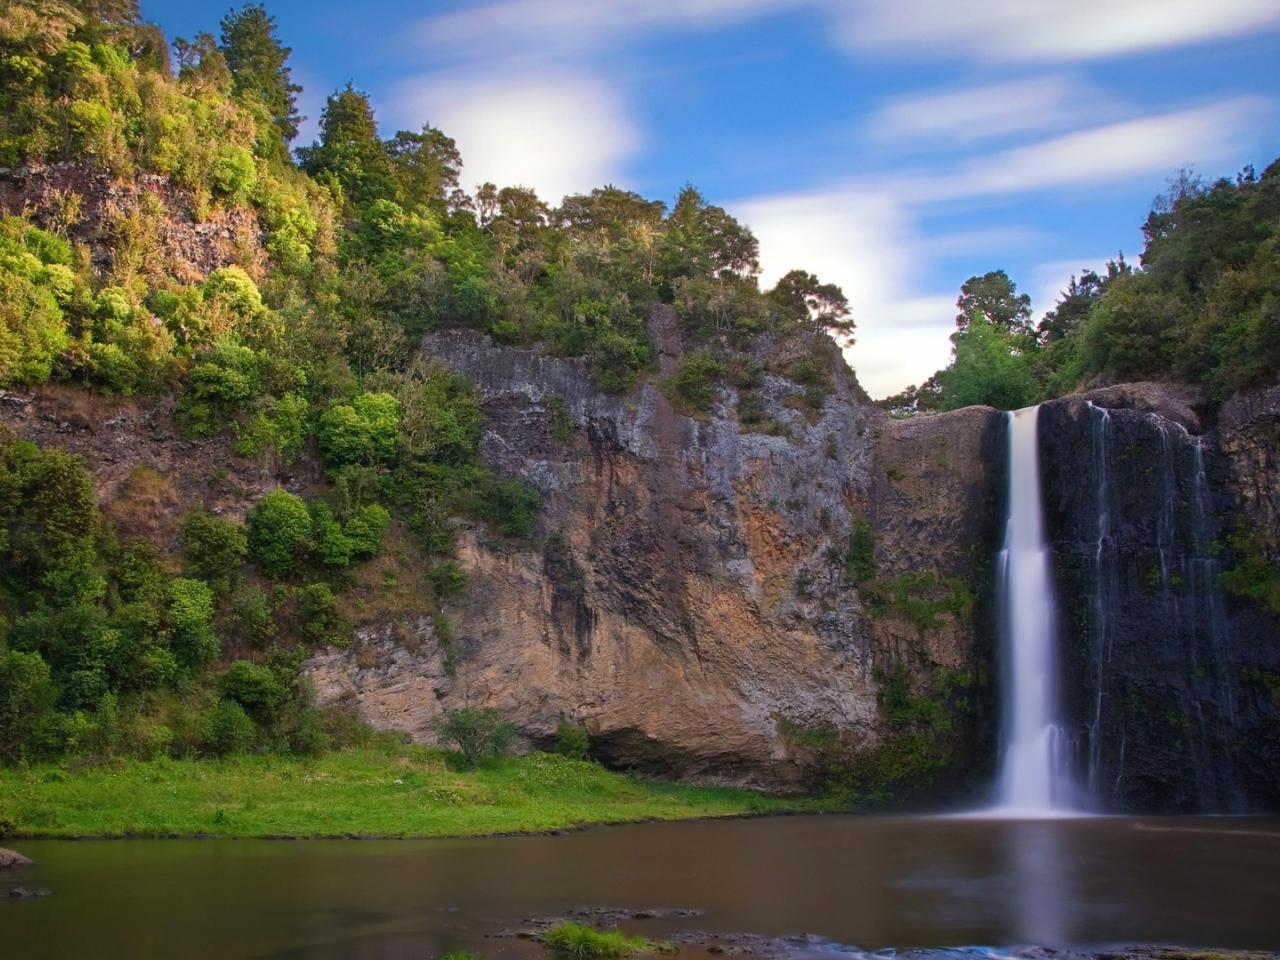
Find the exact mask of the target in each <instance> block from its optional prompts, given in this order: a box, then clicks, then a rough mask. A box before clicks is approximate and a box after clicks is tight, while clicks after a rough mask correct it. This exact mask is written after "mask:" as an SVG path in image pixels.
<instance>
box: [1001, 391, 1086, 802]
mask: <svg viewBox="0 0 1280 960" xmlns="http://www.w3.org/2000/svg"><path fill="white" fill-rule="evenodd" d="M1039 412H1040V408H1039V407H1028V408H1026V409H1025V410H1016V411H1012V412H1010V413H1009V414H1007V415H1006V416H1007V418H1008V421H1007V422H1008V429H1009V492H1008V500H1009V508H1008V516H1007V522H1006V526H1005V536H1004V546H1003V548H1002V549H1001V551H1000V556H999V564H998V575H999V589H1000V597H999V599H1000V617H1001V622H1000V628H1001V642H1002V644H1003V651H1002V652H1003V659H1004V670H1003V674H1004V684H1003V691H1002V696H1001V700H1002V703H1001V707H1002V716H1001V748H1002V757H1001V765H1000V778H999V782H998V784H997V805H998V809H1000V810H1001V811H1003V812H1005V813H1007V814H1010V815H1024V816H1061V815H1063V814H1067V813H1071V812H1073V801H1074V799H1075V790H1074V787H1073V785H1072V783H1071V770H1070V765H1069V764H1068V763H1067V757H1066V752H1067V751H1066V749H1065V738H1064V736H1063V734H1062V730H1061V728H1060V727H1059V726H1058V724H1057V720H1058V708H1057V700H1058V697H1057V688H1056V683H1055V676H1054V674H1055V671H1054V655H1055V651H1054V642H1053V641H1054V637H1053V581H1052V579H1051V578H1050V575H1049V547H1048V544H1046V543H1045V538H1044V515H1043V510H1042V507H1041V501H1040V454H1039V442H1038V438H1037V425H1038V419H1039Z"/></svg>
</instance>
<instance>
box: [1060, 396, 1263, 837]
mask: <svg viewBox="0 0 1280 960" xmlns="http://www.w3.org/2000/svg"><path fill="white" fill-rule="evenodd" d="M1112 403H1115V404H1117V405H1116V406H1110V404H1112ZM1274 406H1275V405H1274V404H1270V405H1269V404H1267V403H1265V402H1260V403H1255V404H1252V405H1250V404H1248V403H1246V402H1245V401H1240V402H1239V403H1237V404H1236V407H1235V408H1233V409H1231V410H1228V411H1227V414H1229V416H1226V415H1224V416H1223V417H1222V418H1220V420H1219V422H1218V424H1210V423H1208V422H1207V421H1203V420H1201V419H1199V418H1198V417H1197V415H1196V414H1195V412H1194V410H1193V407H1192V404H1191V403H1190V402H1189V400H1188V398H1187V397H1186V396H1184V395H1182V394H1178V393H1176V392H1171V391H1165V392H1162V391H1161V389H1160V388H1159V387H1158V386H1157V385H1154V384H1138V385H1132V386H1126V387H1124V388H1121V387H1113V388H1108V389H1107V390H1103V391H1095V392H1094V393H1091V394H1087V395H1085V396H1076V397H1066V398H1063V399H1061V400H1055V401H1052V402H1050V403H1046V404H1045V405H1044V406H1043V407H1042V408H1041V413H1040V455H1041V469H1042V474H1043V478H1044V495H1045V510H1046V523H1047V525H1048V531H1047V533H1048V536H1049V539H1050V541H1051V547H1052V550H1053V566H1054V577H1055V581H1056V583H1055V586H1056V593H1057V597H1056V599H1057V604H1058V609H1057V617H1056V619H1057V624H1058V634H1059V638H1060V648H1059V650H1060V654H1059V656H1060V661H1059V662H1060V664H1061V665H1062V672H1063V689H1064V692H1065V694H1066V698H1065V700H1066V706H1067V709H1068V712H1069V718H1068V719H1069V726H1070V732H1071V739H1072V745H1073V756H1074V759H1075V763H1076V765H1077V767H1078V770H1079V773H1080V777H1079V779H1080V780H1081V781H1082V782H1083V783H1084V784H1085V789H1086V791H1087V794H1088V796H1087V798H1086V799H1087V802H1088V803H1089V804H1090V805H1091V806H1093V807H1095V808H1098V809H1102V810H1109V811H1117V812H1118V811H1147V812H1197V811H1218V812H1230V813H1246V812H1255V811H1262V810H1269V809H1271V810H1273V809H1276V808H1278V807H1280V707H1278V705H1277V704H1276V702H1275V701H1274V700H1273V699H1272V698H1271V697H1270V696H1268V695H1267V691H1266V689H1265V686H1264V684H1262V683H1259V682H1257V681H1256V680H1255V679H1252V678H1256V677H1266V676H1269V675H1272V674H1275V673H1277V672H1280V623H1277V622H1276V620H1275V618H1274V617H1273V616H1271V615H1270V614H1269V613H1268V612H1267V611H1266V610H1265V609H1263V608H1261V607H1260V606H1259V605H1258V604H1256V603H1254V602H1252V601H1246V600H1243V599H1241V598H1238V597H1235V596H1232V595H1230V594H1228V593H1227V592H1226V591H1225V590H1223V589H1222V586H1221V577H1222V574H1223V572H1224V571H1225V570H1227V569H1229V568H1230V567H1231V565H1232V564H1233V563H1234V562H1235V561H1236V558H1235V557H1234V556H1233V554H1232V551H1231V549H1230V547H1229V546H1228V538H1229V536H1230V534H1231V532H1232V531H1233V530H1234V529H1235V528H1236V525H1237V523H1240V522H1244V523H1246V524H1248V525H1249V526H1250V527H1252V528H1254V529H1258V530H1261V531H1262V532H1263V533H1264V534H1265V535H1266V536H1267V537H1268V538H1269V539H1272V538H1274V536H1275V534H1276V533H1277V531H1275V530H1274V529H1273V526H1274V524H1275V518H1276V514H1275V512H1274V510H1273V509H1272V504H1273V502H1274V501H1275V499H1276V496H1275V495H1274V493H1273V492H1272V491H1274V490H1275V489H1276V488H1277V487H1280V477H1278V476H1277V472H1278V471H1280V464H1277V463H1276V462H1275V452H1274V451H1275V445H1274V442H1272V443H1271V445H1270V446H1269V447H1268V445H1267V443H1266V442H1265V441H1261V442H1259V441H1256V437H1257V436H1260V435H1266V431H1267V430H1268V429H1270V430H1274V429H1275V426H1276V425H1277V424H1280V416H1277V414H1276V412H1275V411H1274V410H1273V409H1272V408H1273V407H1274ZM1270 418H1275V419H1274V420H1273V419H1270ZM1247 431H1252V433H1250V434H1249V436H1252V437H1254V438H1255V440H1252V441H1247V440H1245V439H1241V438H1242V437H1245V435H1246V432H1247ZM1233 444H1234V446H1233ZM1247 490H1251V491H1256V492H1257V496H1256V497H1254V498H1253V499H1252V500H1251V499H1250V498H1249V497H1247V496H1245V495H1243V492H1244V491H1247ZM1272 542H1274V540H1273V541H1272Z"/></svg>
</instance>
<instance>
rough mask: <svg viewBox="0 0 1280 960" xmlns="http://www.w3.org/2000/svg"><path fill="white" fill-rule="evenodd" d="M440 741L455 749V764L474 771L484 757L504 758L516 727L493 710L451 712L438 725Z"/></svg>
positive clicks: (473, 709)
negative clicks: (456, 757)
mask: <svg viewBox="0 0 1280 960" xmlns="http://www.w3.org/2000/svg"><path fill="white" fill-rule="evenodd" d="M437 730H438V732H439V734H440V738H441V739H442V740H443V741H444V742H445V743H451V744H453V745H454V746H455V747H457V750H458V763H459V765H460V766H461V767H463V769H466V770H473V769H475V768H476V766H478V765H479V763H480V761H481V760H483V759H485V758H486V757H502V756H506V755H507V753H508V752H510V750H511V745H512V743H513V741H514V740H515V737H516V728H515V727H513V726H512V725H511V724H510V723H508V722H507V721H506V720H504V719H502V714H500V713H499V712H498V711H497V710H494V709H493V708H492V707H463V708H462V709H460V710H450V711H449V712H448V713H446V714H445V715H444V717H443V718H442V719H441V720H440V721H439V723H438V724H437Z"/></svg>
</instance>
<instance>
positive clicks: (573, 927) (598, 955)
mask: <svg viewBox="0 0 1280 960" xmlns="http://www.w3.org/2000/svg"><path fill="white" fill-rule="evenodd" d="M542 942H543V943H545V944H546V945H547V947H548V949H550V950H552V951H554V952H555V953H557V954H559V955H560V956H562V957H568V958H570V960H616V958H618V957H633V956H635V955H636V954H638V953H645V952H647V951H649V950H650V949H652V945H651V944H650V943H649V941H648V940H646V939H644V937H629V936H627V935H626V934H625V933H623V932H622V931H621V930H596V929H595V928H594V927H588V926H586V925H585V924H581V923H569V922H567V921H566V922H565V923H557V924H556V925H555V926H554V927H552V928H551V929H550V930H548V931H547V932H546V933H545V934H544V935H543V937H542Z"/></svg>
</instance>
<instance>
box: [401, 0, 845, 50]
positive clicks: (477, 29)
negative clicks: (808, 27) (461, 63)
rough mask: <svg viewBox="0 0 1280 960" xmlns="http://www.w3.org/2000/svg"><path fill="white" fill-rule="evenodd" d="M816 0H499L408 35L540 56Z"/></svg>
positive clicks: (423, 24) (436, 19) (426, 23)
mask: <svg viewBox="0 0 1280 960" xmlns="http://www.w3.org/2000/svg"><path fill="white" fill-rule="evenodd" d="M821 5H822V4H821V3H817V2H815V0H607V2H603V0H498V2H496V3H485V4H481V5H479V6H474V7H469V8H466V9H462V10H457V11H454V12H451V13H444V14H437V15H435V16H429V17H425V18H423V19H422V20H420V21H419V22H418V23H417V25H416V27H415V28H414V29H413V35H414V36H415V37H416V38H417V39H419V40H421V41H424V42H427V43H430V44H433V45H440V46H441V47H443V48H447V49H452V50H454V51H455V52H457V53H458V54H460V55H463V56H467V55H474V56H482V57H486V58H488V57H493V56H510V55H517V56H520V57H525V56H528V55H529V54H531V53H535V54H537V55H541V56H546V55H548V54H553V53H554V54H562V53H565V52H571V51H579V52H581V51H588V50H592V49H597V48H598V47H599V46H600V44H601V43H602V42H603V41H606V40H609V39H613V38H618V37H630V36H634V35H636V34H638V33H650V32H655V31H660V30H664V29H666V30H704V29H708V28H713V27H719V26H724V25H726V24H730V23H735V22H740V21H743V20H750V19H754V18H755V17H758V16H762V15H765V14H770V13H775V12H778V11H780V10H787V9H798V8H805V7H810V8H811V7H814V6H821Z"/></svg>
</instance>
